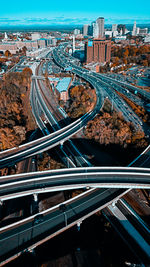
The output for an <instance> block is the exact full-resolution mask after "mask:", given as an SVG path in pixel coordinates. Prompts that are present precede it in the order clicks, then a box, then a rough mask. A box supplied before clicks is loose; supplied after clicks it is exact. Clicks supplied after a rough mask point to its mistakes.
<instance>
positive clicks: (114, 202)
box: [111, 199, 118, 208]
mask: <svg viewBox="0 0 150 267" xmlns="http://www.w3.org/2000/svg"><path fill="white" fill-rule="evenodd" d="M117 201H118V199H116V200H115V201H113V202H112V204H111V205H112V207H113V208H114V207H115V206H116V203H117Z"/></svg>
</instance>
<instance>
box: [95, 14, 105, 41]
mask: <svg viewBox="0 0 150 267" xmlns="http://www.w3.org/2000/svg"><path fill="white" fill-rule="evenodd" d="M96 23H97V24H98V36H99V37H104V18H102V17H99V18H98V19H97V20H96Z"/></svg>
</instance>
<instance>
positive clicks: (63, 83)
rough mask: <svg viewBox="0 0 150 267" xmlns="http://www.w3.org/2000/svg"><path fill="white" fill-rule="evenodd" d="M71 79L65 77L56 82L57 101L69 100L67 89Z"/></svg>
mask: <svg viewBox="0 0 150 267" xmlns="http://www.w3.org/2000/svg"><path fill="white" fill-rule="evenodd" d="M71 82H72V78H70V77H65V78H63V79H62V80H60V81H59V82H58V84H57V85H56V94H57V95H58V98H59V100H63V101H67V100H69V92H68V89H69V87H70V85H71Z"/></svg>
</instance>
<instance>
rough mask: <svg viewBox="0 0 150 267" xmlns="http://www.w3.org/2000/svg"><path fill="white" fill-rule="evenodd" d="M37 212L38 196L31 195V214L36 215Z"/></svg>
mask: <svg viewBox="0 0 150 267" xmlns="http://www.w3.org/2000/svg"><path fill="white" fill-rule="evenodd" d="M38 212H39V203H38V194H33V199H32V200H31V214H32V215H33V214H36V213H38Z"/></svg>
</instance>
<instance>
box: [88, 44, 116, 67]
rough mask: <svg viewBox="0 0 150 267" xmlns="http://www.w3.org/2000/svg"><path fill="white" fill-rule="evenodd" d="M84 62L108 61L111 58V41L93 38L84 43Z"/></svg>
mask: <svg viewBox="0 0 150 267" xmlns="http://www.w3.org/2000/svg"><path fill="white" fill-rule="evenodd" d="M85 55H86V62H87V63H90V62H99V63H104V62H109V61H110V58H111V41H110V40H104V39H94V40H93V41H88V42H86V44H85Z"/></svg>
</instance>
